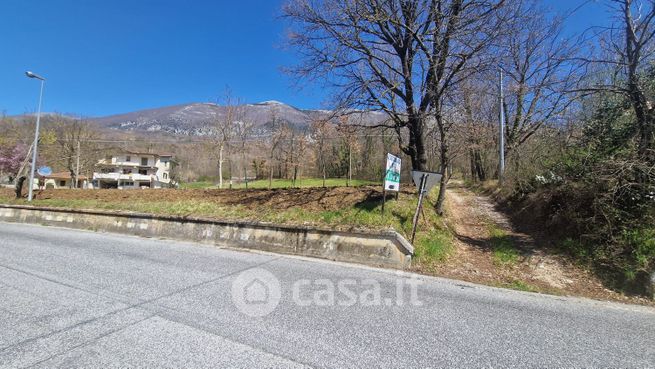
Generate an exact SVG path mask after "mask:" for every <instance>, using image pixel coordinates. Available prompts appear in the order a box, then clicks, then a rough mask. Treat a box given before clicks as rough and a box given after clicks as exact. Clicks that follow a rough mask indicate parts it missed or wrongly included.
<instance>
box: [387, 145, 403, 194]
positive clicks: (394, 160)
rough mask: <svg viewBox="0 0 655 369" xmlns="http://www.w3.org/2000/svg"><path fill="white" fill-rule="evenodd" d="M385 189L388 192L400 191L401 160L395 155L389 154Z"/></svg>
mask: <svg viewBox="0 0 655 369" xmlns="http://www.w3.org/2000/svg"><path fill="white" fill-rule="evenodd" d="M384 189H385V190H387V191H399V190H400V158H399V157H397V156H396V155H393V154H387V168H386V171H385V174H384Z"/></svg>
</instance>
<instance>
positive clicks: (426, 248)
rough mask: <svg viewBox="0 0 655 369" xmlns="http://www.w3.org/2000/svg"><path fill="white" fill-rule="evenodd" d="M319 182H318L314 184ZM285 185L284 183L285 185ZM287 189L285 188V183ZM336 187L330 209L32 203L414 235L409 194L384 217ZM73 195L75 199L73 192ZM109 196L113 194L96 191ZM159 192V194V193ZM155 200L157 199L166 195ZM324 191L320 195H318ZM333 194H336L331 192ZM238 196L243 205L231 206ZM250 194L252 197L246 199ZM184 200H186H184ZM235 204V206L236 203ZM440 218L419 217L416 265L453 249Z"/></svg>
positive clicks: (121, 201)
mask: <svg viewBox="0 0 655 369" xmlns="http://www.w3.org/2000/svg"><path fill="white" fill-rule="evenodd" d="M314 181H315V182H317V183H320V182H322V180H316V179H315V180H314ZM261 182H262V183H261V185H262V187H264V188H265V187H266V185H267V181H265V180H264V181H261ZM283 183H284V182H283ZM285 184H288V182H286V183H285ZM339 190H340V189H339V188H333V189H326V190H325V191H326V192H325V194H326V196H325V197H331V198H334V202H333V203H332V204H331V205H330V206H329V209H323V210H319V209H317V208H316V205H317V204H316V202H315V201H313V200H307V202H308V204H306V205H305V206H290V204H285V203H283V202H284V201H285V199H288V198H289V197H293V198H298V197H300V198H301V199H300V200H301V202H303V201H302V198H304V199H307V198H309V197H310V196H304V197H303V193H301V192H298V193H297V194H296V192H295V191H306V190H301V189H298V190H286V191H291V192H289V193H285V191H282V192H281V193H277V194H275V193H268V192H266V191H262V190H255V189H253V190H252V191H250V190H227V189H225V190H213V191H216V192H217V193H220V194H222V195H223V196H224V199H225V200H226V201H217V200H216V199H215V198H214V197H215V196H209V197H206V198H204V197H203V196H202V194H203V192H204V191H194V190H132V191H126V192H130V193H131V194H134V196H133V197H129V198H126V197H125V196H120V194H121V191H120V190H113V191H116V196H109V197H108V198H96V197H94V196H92V193H93V192H96V191H88V192H87V191H85V192H87V193H89V194H90V195H89V196H88V198H61V197H58V196H57V194H61V193H63V192H62V191H65V190H51V191H52V192H51V196H52V198H49V199H40V198H39V197H38V196H37V198H36V200H34V201H33V204H34V205H37V206H49V207H65V208H76V209H102V210H119V211H133V212H142V213H150V214H162V215H177V216H196V217H209V218H216V219H222V220H224V219H228V220H230V219H232V220H252V221H261V222H273V223H281V224H303V225H314V226H321V227H330V228H339V229H353V228H359V229H369V230H388V229H394V230H396V231H397V232H399V233H400V234H402V235H404V236H405V237H406V238H409V235H410V234H411V231H412V217H413V215H414V211H415V210H416V205H417V201H418V200H417V196H416V195H415V194H412V193H406V192H403V193H401V194H400V195H399V200H397V201H396V200H395V199H394V197H392V196H391V195H389V197H388V199H387V202H386V205H385V212H384V213H382V209H381V201H380V200H381V198H380V197H379V195H380V193H379V192H378V193H377V196H376V194H375V193H374V195H373V196H364V197H363V200H359V201H355V200H346V199H345V198H340V196H339V195H341V196H342V197H343V194H342V193H340V192H339ZM368 190H370V189H366V188H364V189H362V190H358V189H352V191H355V192H359V191H363V192H362V193H367V192H368ZM70 191H73V194H74V192H75V190H70ZM98 191H104V193H108V192H107V191H112V190H98ZM143 191H148V192H151V193H152V194H153V196H150V197H144V196H139V193H144V192H143ZM158 191H159V192H158ZM163 191H165V192H166V195H160V196H157V194H158V193H159V194H164V192H163ZM321 191H322V190H321ZM333 191H336V192H333ZM237 194H239V195H240V196H241V197H240V198H241V199H243V201H233V200H234V199H236V195H237ZM250 194H251V195H250ZM262 194H266V196H265V197H266V198H267V199H268V198H273V200H274V201H273V203H272V204H270V203H267V202H265V201H262V200H261V197H262V196H261V195H262ZM183 195H186V196H183ZM435 198H436V196H435V194H434V193H433V194H431V195H430V196H428V197H427V200H426V205H427V206H430V205H433V204H434V201H435ZM249 200H252V201H259V202H258V203H257V204H254V205H249V204H247V203H248V201H249ZM0 202H2V203H10V204H24V203H26V202H25V200H23V199H21V200H16V199H13V198H12V197H11V196H10V192H9V191H0ZM235 202H236V203H235ZM442 224H443V223H442V222H441V219H440V217H439V216H438V215H437V214H436V213H434V212H425V214H424V216H423V217H422V218H421V221H420V225H419V228H418V230H417V237H416V244H415V247H416V250H417V261H418V262H419V263H428V264H429V263H439V262H443V261H444V260H445V259H446V258H447V257H448V256H449V255H450V252H451V251H452V249H453V245H452V242H453V240H452V235H451V234H450V232H449V231H448V230H447V229H445V228H444V226H443V225H442Z"/></svg>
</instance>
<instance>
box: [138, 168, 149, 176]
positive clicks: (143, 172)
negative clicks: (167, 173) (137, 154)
mask: <svg viewBox="0 0 655 369" xmlns="http://www.w3.org/2000/svg"><path fill="white" fill-rule="evenodd" d="M139 174H141V175H144V176H147V175H148V169H139Z"/></svg>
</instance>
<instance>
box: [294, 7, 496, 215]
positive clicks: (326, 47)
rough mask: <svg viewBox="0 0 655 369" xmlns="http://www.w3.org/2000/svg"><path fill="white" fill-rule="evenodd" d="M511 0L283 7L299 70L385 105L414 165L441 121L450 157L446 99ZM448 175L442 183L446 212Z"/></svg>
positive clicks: (346, 95) (359, 100) (357, 102)
mask: <svg viewBox="0 0 655 369" xmlns="http://www.w3.org/2000/svg"><path fill="white" fill-rule="evenodd" d="M506 2H507V1H505V0H496V1H493V0H405V1H401V0H393V1H378V0H348V1H340V0H324V1H318V2H315V1H310V0H294V1H291V2H290V3H288V4H287V5H286V7H285V8H284V13H285V15H286V16H287V17H288V18H289V19H291V20H292V21H293V22H294V24H295V26H296V28H295V32H293V33H292V34H291V36H290V42H291V44H292V45H295V46H296V47H297V49H298V51H299V53H300V54H301V56H302V60H303V63H302V64H301V65H299V66H297V67H295V68H294V69H293V70H294V71H295V72H296V73H297V74H298V75H299V76H301V77H306V78H321V79H324V78H327V79H328V80H330V81H332V85H333V86H334V87H335V88H336V89H337V91H338V93H339V95H340V96H341V97H340V98H339V99H338V100H339V104H340V106H342V107H348V108H363V109H373V110H381V111H384V112H386V113H387V114H388V116H389V122H388V123H383V124H380V125H383V126H388V127H392V128H393V129H394V130H395V132H396V133H397V137H398V141H399V146H400V149H401V150H402V151H403V152H404V153H405V154H407V155H408V156H409V157H410V160H411V162H412V168H414V169H416V170H426V169H427V167H426V166H427V158H426V146H425V137H424V135H425V130H426V124H427V120H428V119H430V117H433V118H434V119H435V121H436V123H437V125H438V128H439V137H441V138H442V140H443V142H442V145H441V153H440V156H441V166H442V167H444V168H445V167H447V166H448V163H449V156H448V155H449V152H448V141H447V136H448V129H449V127H448V125H447V124H446V122H445V121H444V117H443V103H444V101H445V98H446V97H447V95H448V94H449V93H450V91H451V90H452V89H453V88H454V87H455V86H456V85H457V84H458V83H459V82H460V81H461V80H462V79H466V78H467V77H468V76H469V75H471V74H472V72H473V71H474V70H477V69H478V68H480V67H481V65H482V64H483V63H485V61H484V60H483V59H482V58H480V57H479V56H480V54H482V52H483V51H485V50H486V49H487V48H488V47H489V46H490V45H491V44H492V41H494V40H495V39H496V38H497V36H498V35H499V33H500V32H501V30H502V29H503V28H502V26H503V24H504V23H505V22H506V20H507V19H506V17H507V14H505V12H504V11H503V10H504V9H505V8H506V7H505V5H506ZM446 181H447V179H446V178H445V176H444V180H443V181H442V183H441V190H440V194H439V201H438V204H437V211H438V212H440V213H441V212H442V206H443V201H444V199H445V187H446Z"/></svg>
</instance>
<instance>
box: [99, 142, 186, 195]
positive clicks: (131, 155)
mask: <svg viewBox="0 0 655 369" xmlns="http://www.w3.org/2000/svg"><path fill="white" fill-rule="evenodd" d="M172 166H173V157H172V155H168V154H155V153H148V152H134V151H126V152H122V153H119V154H116V155H109V156H107V157H106V158H105V159H103V160H100V161H99V162H98V164H96V166H95V170H94V172H93V187H94V188H119V189H131V188H163V187H164V188H165V187H172V186H173V185H174V183H173V181H171V174H170V173H171V169H172Z"/></svg>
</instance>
